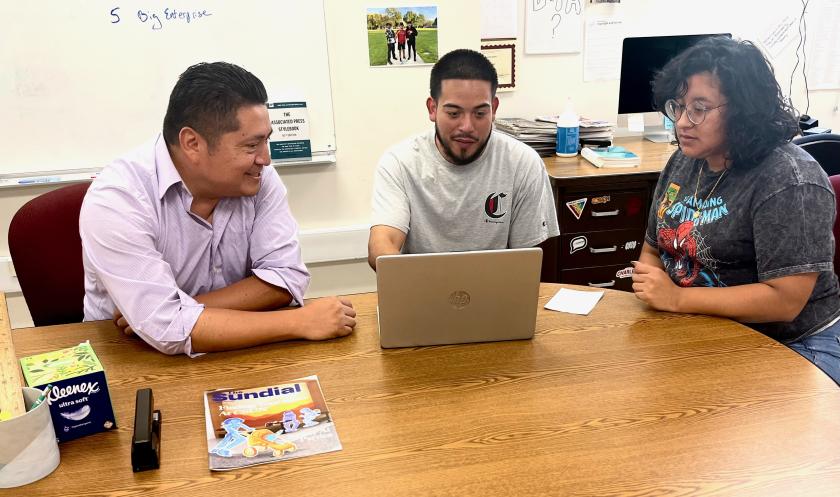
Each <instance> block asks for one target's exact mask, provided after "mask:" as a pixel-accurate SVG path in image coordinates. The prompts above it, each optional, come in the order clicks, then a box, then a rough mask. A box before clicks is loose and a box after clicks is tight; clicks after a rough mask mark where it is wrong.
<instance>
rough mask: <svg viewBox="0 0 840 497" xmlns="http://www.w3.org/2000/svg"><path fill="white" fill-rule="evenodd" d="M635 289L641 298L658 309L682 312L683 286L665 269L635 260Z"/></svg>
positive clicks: (637, 295)
mask: <svg viewBox="0 0 840 497" xmlns="http://www.w3.org/2000/svg"><path fill="white" fill-rule="evenodd" d="M633 268H634V269H633V291H634V292H635V293H636V297H637V298H638V299H639V300H642V301H643V302H645V303H647V304H648V305H649V306H651V307H653V308H654V309H656V310H658V311H668V312H680V304H679V297H680V292H681V290H682V289H681V288H680V287H679V286H677V285H676V284H675V283H674V281H673V280H671V277H670V276H668V273H666V272H665V271H664V270H662V269H661V268H659V267H656V266H653V265H651V264H645V263H644V262H636V261H634V262H633Z"/></svg>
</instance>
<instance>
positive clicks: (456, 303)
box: [449, 290, 470, 309]
mask: <svg viewBox="0 0 840 497" xmlns="http://www.w3.org/2000/svg"><path fill="white" fill-rule="evenodd" d="M469 304H470V294H469V293H467V292H465V291H463V290H455V291H454V292H452V293H450V294H449V305H451V306H452V307H453V308H455V309H463V308H464V307H466V306H468V305H469Z"/></svg>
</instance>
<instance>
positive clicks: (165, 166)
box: [155, 134, 186, 200]
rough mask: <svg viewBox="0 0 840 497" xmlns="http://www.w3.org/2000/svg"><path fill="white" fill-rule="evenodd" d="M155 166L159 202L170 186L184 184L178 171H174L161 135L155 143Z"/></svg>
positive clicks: (173, 165) (170, 157)
mask: <svg viewBox="0 0 840 497" xmlns="http://www.w3.org/2000/svg"><path fill="white" fill-rule="evenodd" d="M155 165H156V166H157V177H158V200H161V199H163V196H164V195H166V192H167V190H169V188H170V187H171V186H172V185H175V184H177V183H182V184H183V182H184V180H182V179H181V175H180V174H178V170H177V169H175V163H174V162H172V156H171V155H169V149H168V148H167V147H166V140H164V139H163V134H159V135H158V137H157V140H156V141H155ZM184 186H186V185H184Z"/></svg>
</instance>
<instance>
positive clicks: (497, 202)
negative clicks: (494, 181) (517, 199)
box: [484, 192, 507, 223]
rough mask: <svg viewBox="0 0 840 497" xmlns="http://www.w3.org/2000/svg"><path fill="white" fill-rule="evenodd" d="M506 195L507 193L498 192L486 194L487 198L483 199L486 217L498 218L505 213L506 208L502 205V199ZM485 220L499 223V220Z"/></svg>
mask: <svg viewBox="0 0 840 497" xmlns="http://www.w3.org/2000/svg"><path fill="white" fill-rule="evenodd" d="M505 197H507V194H505V193H502V192H499V193H496V192H493V193H491V194H490V195H487V199H486V200H485V201H484V213H485V214H487V217H489V218H491V219H499V218H500V217H503V216H504V215H505V214H507V210H505V208H504V207H503V206H502V199H503V198H505ZM484 221H485V222H488V223H500V222H501V221H491V220H489V219H485V220H484Z"/></svg>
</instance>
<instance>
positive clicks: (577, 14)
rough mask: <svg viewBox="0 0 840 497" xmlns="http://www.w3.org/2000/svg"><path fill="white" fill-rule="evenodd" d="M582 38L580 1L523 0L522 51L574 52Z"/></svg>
mask: <svg viewBox="0 0 840 497" xmlns="http://www.w3.org/2000/svg"><path fill="white" fill-rule="evenodd" d="M582 38H583V0H526V1H525V53H528V54H550V53H577V52H580V51H581V45H582V41H581V40H582Z"/></svg>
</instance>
